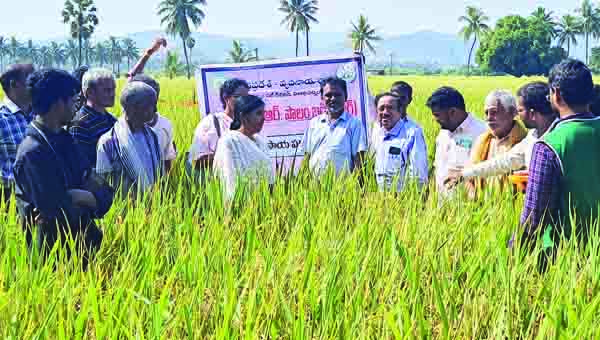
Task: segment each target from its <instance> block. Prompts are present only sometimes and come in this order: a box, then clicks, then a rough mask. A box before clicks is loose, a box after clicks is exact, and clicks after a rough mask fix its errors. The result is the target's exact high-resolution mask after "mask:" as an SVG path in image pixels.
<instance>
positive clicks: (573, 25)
mask: <svg viewBox="0 0 600 340" xmlns="http://www.w3.org/2000/svg"><path fill="white" fill-rule="evenodd" d="M579 34H581V23H580V22H579V20H578V19H577V17H575V16H573V15H570V14H567V15H565V16H563V17H562V18H561V19H560V22H559V23H558V30H557V37H558V45H559V46H561V47H562V46H564V44H565V43H566V44H567V56H570V55H571V44H572V45H573V46H577V35H579Z"/></svg>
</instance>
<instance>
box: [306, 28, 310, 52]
mask: <svg viewBox="0 0 600 340" xmlns="http://www.w3.org/2000/svg"><path fill="white" fill-rule="evenodd" d="M308 31H309V28H308V27H307V28H306V56H307V57H308V56H310V39H309V38H308Z"/></svg>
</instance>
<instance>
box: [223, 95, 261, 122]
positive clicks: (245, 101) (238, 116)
mask: <svg viewBox="0 0 600 340" xmlns="http://www.w3.org/2000/svg"><path fill="white" fill-rule="evenodd" d="M262 106H265V102H264V101H263V100H262V99H261V98H260V97H257V96H253V95H249V96H244V97H239V98H236V99H235V107H234V117H233V122H231V126H230V129H231V130H239V129H240V128H241V127H242V118H243V117H244V116H246V115H247V114H250V113H252V112H254V111H255V110H256V109H258V108H259V107H262Z"/></svg>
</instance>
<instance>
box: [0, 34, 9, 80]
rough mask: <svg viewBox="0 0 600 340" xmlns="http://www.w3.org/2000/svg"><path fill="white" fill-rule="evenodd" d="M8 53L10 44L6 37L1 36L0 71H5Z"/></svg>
mask: <svg viewBox="0 0 600 340" xmlns="http://www.w3.org/2000/svg"><path fill="white" fill-rule="evenodd" d="M7 55H8V45H7V44H6V38H5V37H3V36H0V72H2V71H4V57H6V56H7Z"/></svg>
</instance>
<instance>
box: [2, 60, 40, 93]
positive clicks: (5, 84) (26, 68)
mask: <svg viewBox="0 0 600 340" xmlns="http://www.w3.org/2000/svg"><path fill="white" fill-rule="evenodd" d="M33 70H34V67H33V65H32V64H13V65H10V66H8V67H7V68H6V70H5V71H4V72H3V73H2V74H0V84H1V85H2V90H3V91H4V93H8V91H10V83H11V82H13V81H25V80H26V79H25V78H26V77H27V73H29V72H30V71H33Z"/></svg>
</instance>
